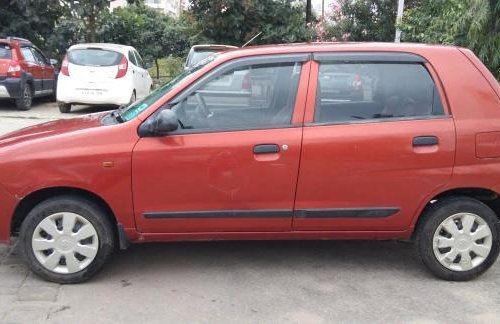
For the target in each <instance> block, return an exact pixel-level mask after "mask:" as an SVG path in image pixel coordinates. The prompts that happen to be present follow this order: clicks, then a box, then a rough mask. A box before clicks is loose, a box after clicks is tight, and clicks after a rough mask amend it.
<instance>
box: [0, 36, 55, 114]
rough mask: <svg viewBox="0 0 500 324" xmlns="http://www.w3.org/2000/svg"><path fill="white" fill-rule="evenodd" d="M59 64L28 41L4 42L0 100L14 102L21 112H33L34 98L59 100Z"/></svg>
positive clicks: (0, 48)
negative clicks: (57, 98)
mask: <svg viewBox="0 0 500 324" xmlns="http://www.w3.org/2000/svg"><path fill="white" fill-rule="evenodd" d="M56 63H57V60H53V59H52V60H49V59H47V57H46V56H45V55H44V54H43V53H42V51H40V49H38V48H37V47H36V46H35V45H33V44H32V43H31V42H30V41H29V40H27V39H24V38H19V37H7V38H4V39H0V99H9V100H14V101H15V103H16V107H17V108H18V109H20V110H29V109H30V108H31V104H32V101H33V98H36V97H44V96H52V97H54V98H55V93H56V73H55V72H54V66H53V65H54V64H56Z"/></svg>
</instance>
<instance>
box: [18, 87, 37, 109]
mask: <svg viewBox="0 0 500 324" xmlns="http://www.w3.org/2000/svg"><path fill="white" fill-rule="evenodd" d="M32 103H33V91H32V89H31V86H30V85H29V84H28V83H27V84H25V85H24V88H23V92H22V95H21V97H20V98H18V99H16V107H17V109H19V110H30V109H31V105H32Z"/></svg>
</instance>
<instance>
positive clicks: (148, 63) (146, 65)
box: [144, 62, 153, 70]
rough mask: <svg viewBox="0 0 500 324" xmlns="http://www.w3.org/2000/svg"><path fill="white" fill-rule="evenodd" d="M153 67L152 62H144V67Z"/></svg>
mask: <svg viewBox="0 0 500 324" xmlns="http://www.w3.org/2000/svg"><path fill="white" fill-rule="evenodd" d="M152 67H153V63H150V62H146V63H144V68H145V69H146V70H147V69H150V68H152Z"/></svg>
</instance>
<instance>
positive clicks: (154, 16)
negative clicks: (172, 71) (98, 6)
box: [97, 5, 193, 75]
mask: <svg viewBox="0 0 500 324" xmlns="http://www.w3.org/2000/svg"><path fill="white" fill-rule="evenodd" d="M98 25H99V29H98V30H97V39H98V40H99V41H101V42H107V43H117V44H124V45H131V46H134V47H135V48H137V49H138V50H139V52H140V53H141V55H143V56H144V58H145V59H146V61H149V62H152V61H154V62H155V63H156V70H157V72H158V70H159V68H160V66H159V62H158V59H159V58H163V57H167V56H181V55H184V54H185V53H186V52H187V50H188V49H189V47H190V41H189V36H190V35H191V33H192V32H193V30H192V27H191V26H190V25H189V24H188V22H187V21H186V20H185V19H174V18H172V17H169V16H166V15H163V14H161V13H158V12H157V11H155V10H153V9H150V8H148V7H146V6H144V5H131V6H128V7H125V8H118V9H116V10H114V11H113V12H103V13H102V14H101V15H100V16H99V19H98ZM155 74H156V75H158V73H155Z"/></svg>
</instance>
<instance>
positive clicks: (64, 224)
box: [20, 195, 115, 284]
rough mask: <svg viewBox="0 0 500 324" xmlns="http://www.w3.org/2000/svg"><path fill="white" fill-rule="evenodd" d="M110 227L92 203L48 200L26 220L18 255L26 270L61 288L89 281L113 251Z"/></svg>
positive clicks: (74, 198)
mask: <svg viewBox="0 0 500 324" xmlns="http://www.w3.org/2000/svg"><path fill="white" fill-rule="evenodd" d="M112 228H113V227H112V224H111V222H110V221H109V219H108V218H107V215H106V213H105V211H104V210H103V209H102V208H101V207H100V206H99V205H97V204H96V203H94V202H93V201H90V200H87V199H84V198H81V197H78V196H72V195H67V196H60V197H54V198H50V199H48V200H45V201H43V202H41V203H40V204H38V205H37V206H36V207H35V208H33V210H31V212H30V213H29V214H28V216H26V219H25V220H24V221H23V223H22V225H21V230H20V244H21V253H22V255H23V258H24V260H25V261H26V263H27V264H28V266H29V267H30V269H31V270H32V271H33V272H34V273H35V274H37V275H38V276H40V277H42V278H43V279H45V280H48V281H52V282H57V283H61V284H71V283H79V282H83V281H86V280H88V279H90V278H91V277H92V276H94V275H95V274H96V273H97V272H98V271H99V270H100V269H101V268H102V266H103V265H104V263H105V262H106V261H107V260H108V259H109V257H110V256H111V253H112V251H113V250H114V244H115V240H114V233H113V230H112Z"/></svg>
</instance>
